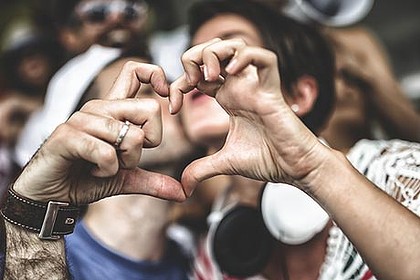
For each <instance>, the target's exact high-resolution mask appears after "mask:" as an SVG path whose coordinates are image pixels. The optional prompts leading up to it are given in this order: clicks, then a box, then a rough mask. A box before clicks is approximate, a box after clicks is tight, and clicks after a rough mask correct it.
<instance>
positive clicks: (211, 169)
mask: <svg viewBox="0 0 420 280" xmlns="http://www.w3.org/2000/svg"><path fill="white" fill-rule="evenodd" d="M222 166H223V162H218V161H217V160H216V154H214V155H211V156H207V157H204V158H200V159H197V160H195V161H193V162H192V163H190V164H189V165H188V166H187V167H186V168H185V169H184V171H183V173H182V177H181V183H182V187H183V189H184V192H185V195H186V196H187V197H189V196H191V194H192V193H193V191H194V189H195V188H196V187H197V185H198V184H199V183H200V182H202V181H204V180H205V179H208V178H211V177H214V176H217V175H221V174H225V172H224V170H223V169H222V168H221V167H222Z"/></svg>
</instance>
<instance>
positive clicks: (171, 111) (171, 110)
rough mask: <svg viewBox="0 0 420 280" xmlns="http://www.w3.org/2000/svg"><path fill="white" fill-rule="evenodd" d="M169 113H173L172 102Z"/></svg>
mask: <svg viewBox="0 0 420 280" xmlns="http://www.w3.org/2000/svg"><path fill="white" fill-rule="evenodd" d="M169 113H171V114H173V109H172V104H171V103H169Z"/></svg>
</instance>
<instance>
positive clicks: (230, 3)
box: [189, 0, 335, 133]
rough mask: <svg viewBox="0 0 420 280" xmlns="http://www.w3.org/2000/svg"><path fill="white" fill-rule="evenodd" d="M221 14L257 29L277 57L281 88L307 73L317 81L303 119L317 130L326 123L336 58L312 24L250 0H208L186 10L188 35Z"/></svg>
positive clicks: (290, 85)
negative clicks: (316, 90)
mask: <svg viewBox="0 0 420 280" xmlns="http://www.w3.org/2000/svg"><path fill="white" fill-rule="evenodd" d="M221 14H236V15H239V16H241V17H243V18H245V19H247V20H248V21H250V22H251V23H252V24H253V25H254V26H255V27H256V29H257V30H258V32H259V34H260V35H261V38H262V40H263V44H264V47H265V48H267V49H269V50H271V51H273V52H275V53H276V54H277V57H278V65H279V72H280V76H281V80H282V87H283V88H284V89H286V90H287V91H288V92H291V89H292V86H293V85H294V83H296V82H297V80H298V79H299V78H300V77H302V76H304V75H309V76H312V77H314V78H315V79H316V81H317V83H318V97H317V100H316V102H315V104H314V106H313V108H312V110H311V112H309V113H308V114H306V115H305V116H303V117H302V121H303V122H304V123H305V125H306V126H307V127H308V128H309V129H311V130H312V131H313V132H315V133H317V132H319V131H320V130H321V128H322V127H323V126H324V125H325V124H326V122H327V120H328V118H329V117H330V114H331V113H332V110H333V107H334V101H335V84H334V75H335V61H334V55H333V52H332V50H331V47H330V45H329V44H328V42H327V41H326V39H325V38H324V37H323V35H322V33H321V32H320V31H319V30H317V29H316V27H314V26H309V25H306V24H302V23H299V22H297V21H295V20H293V19H291V18H289V17H287V16H285V15H282V14H281V13H280V12H278V11H277V10H275V9H272V8H271V7H269V6H267V5H265V4H262V3H259V2H254V1H252V0H210V1H202V2H197V3H195V4H194V5H193V6H192V7H191V9H190V13H189V28H190V35H191V36H193V35H194V34H195V33H196V32H197V30H198V29H199V28H200V27H201V26H202V25H203V24H204V23H206V22H207V21H209V20H210V19H212V18H214V17H215V16H218V15H221Z"/></svg>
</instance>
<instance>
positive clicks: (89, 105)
mask: <svg viewBox="0 0 420 280" xmlns="http://www.w3.org/2000/svg"><path fill="white" fill-rule="evenodd" d="M102 102H103V101H101V100H98V99H94V100H90V101H88V102H86V103H85V104H84V105H83V106H82V108H81V109H80V111H83V112H91V111H95V110H96V108H98V107H100V104H101V103H102Z"/></svg>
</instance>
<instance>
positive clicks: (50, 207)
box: [1, 188, 80, 240]
mask: <svg viewBox="0 0 420 280" xmlns="http://www.w3.org/2000/svg"><path fill="white" fill-rule="evenodd" d="M79 212H80V208H79V207H75V206H70V204H69V203H67V202H59V201H49V202H48V203H43V202H37V201H33V200H30V199H28V198H24V197H21V196H20V195H18V194H17V193H16V192H15V191H13V189H12V188H9V191H8V194H7V198H6V201H5V203H4V205H3V207H2V209H1V214H2V216H3V217H4V219H5V220H6V221H8V222H9V223H12V224H15V225H18V226H21V227H23V228H25V229H28V230H31V231H35V232H38V233H39V235H38V237H39V238H40V239H49V240H55V239H59V238H60V236H62V235H66V234H70V233H72V232H73V230H74V226H75V224H76V221H77V218H78V217H79Z"/></svg>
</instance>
